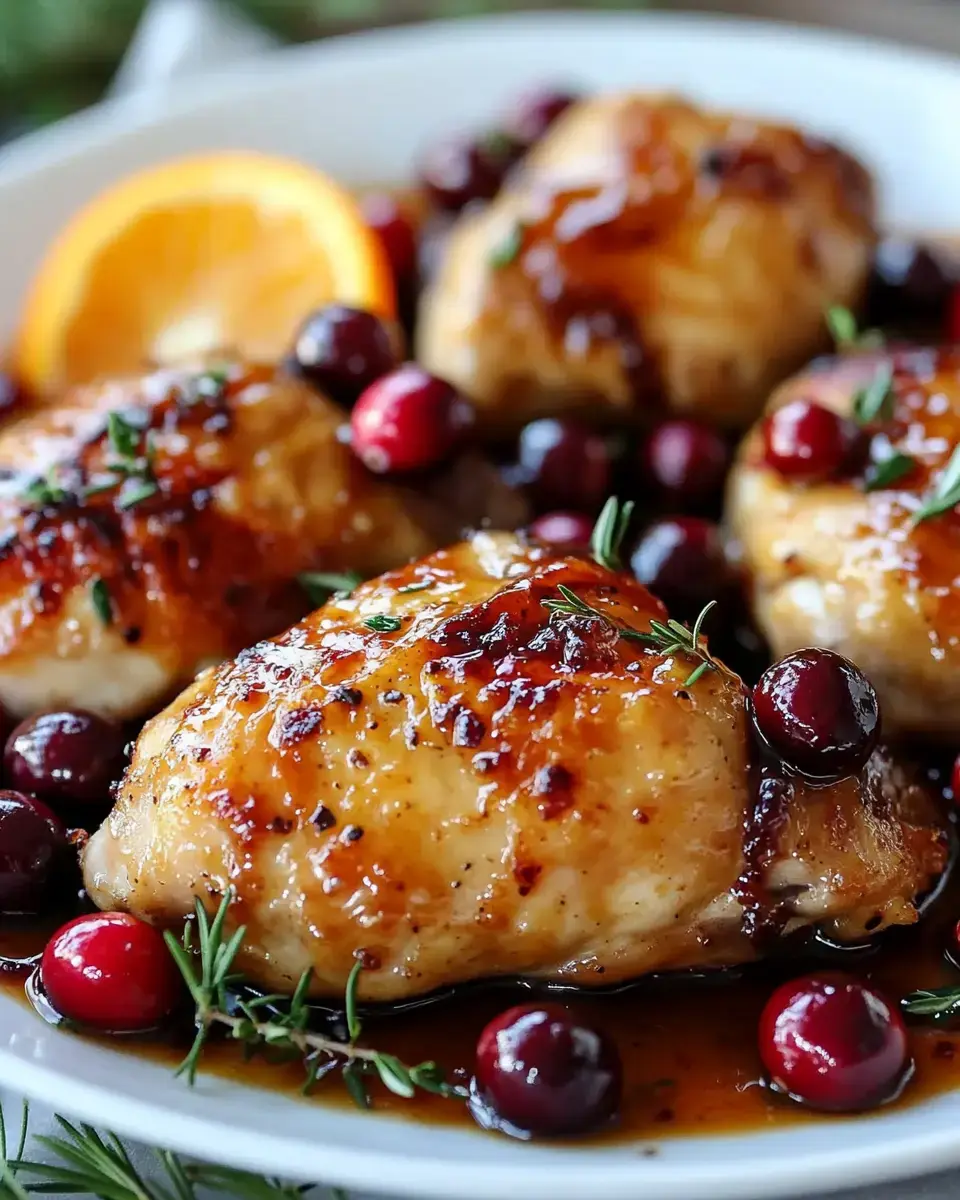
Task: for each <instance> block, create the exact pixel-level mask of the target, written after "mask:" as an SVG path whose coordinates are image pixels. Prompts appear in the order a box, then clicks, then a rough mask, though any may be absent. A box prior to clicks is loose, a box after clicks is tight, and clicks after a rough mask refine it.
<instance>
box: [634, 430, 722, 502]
mask: <svg viewBox="0 0 960 1200" xmlns="http://www.w3.org/2000/svg"><path fill="white" fill-rule="evenodd" d="M644 457H645V460H646V463H645V465H646V468H647V471H648V472H649V475H650V477H651V479H652V480H653V482H654V484H655V486H656V488H657V489H658V490H659V491H660V492H663V493H665V494H666V495H667V496H668V497H669V498H670V499H671V500H673V501H674V502H675V503H686V504H689V503H697V502H699V501H702V500H707V499H710V498H712V497H713V496H715V495H716V494H717V493H718V492H719V491H720V489H721V488H722V486H723V481H724V478H725V476H726V473H727V466H728V464H729V461H730V448H729V447H728V445H727V443H726V441H725V440H724V439H723V437H721V435H720V434H719V433H717V431H716V430H715V429H711V428H710V426H709V425H701V424H700V422H699V421H690V420H686V419H684V418H677V419H676V420H672V421H664V422H663V423H662V424H661V425H658V426H657V428H656V429H655V430H654V431H653V433H652V434H651V435H650V439H649V441H648V442H647V444H646V447H645V454H644Z"/></svg>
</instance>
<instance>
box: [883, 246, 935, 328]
mask: <svg viewBox="0 0 960 1200" xmlns="http://www.w3.org/2000/svg"><path fill="white" fill-rule="evenodd" d="M953 282H954V280H953V275H952V272H951V270H950V268H949V264H948V262H947V260H946V258H945V257H944V256H942V255H939V254H937V253H935V252H934V251H932V250H930V249H929V248H928V247H926V246H922V245H920V244H919V243H917V242H914V241H912V240H910V239H907V238H902V237H888V238H884V239H883V240H882V241H881V242H880V243H879V245H878V246H877V249H876V252H875V255H874V261H873V271H872V275H871V280H870V290H869V298H868V313H867V316H868V320H869V322H871V323H873V324H877V325H886V324H889V323H891V322H894V323H902V322H910V321H917V320H920V321H940V320H941V319H942V317H943V315H944V313H945V312H946V308H947V304H948V303H949V300H950V293H951V290H952V285H953Z"/></svg>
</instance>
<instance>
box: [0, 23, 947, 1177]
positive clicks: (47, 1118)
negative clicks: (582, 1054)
mask: <svg viewBox="0 0 960 1200" xmlns="http://www.w3.org/2000/svg"><path fill="white" fill-rule="evenodd" d="M0 2H3V0H0ZM12 2H17V3H20V2H21V0H12ZM22 2H26V0H22ZM63 2H64V3H69V2H71V0H63ZM72 2H75V3H82V2H83V0H72ZM274 44H275V43H274V40H273V39H272V38H271V37H270V36H269V35H268V34H266V33H265V32H264V31H263V30H261V29H257V28H255V27H254V26H252V25H251V24H250V23H249V22H247V21H245V20H244V19H243V18H242V17H241V16H239V15H238V14H237V13H236V12H235V11H233V10H230V9H228V8H226V7H225V6H223V5H222V4H221V3H219V0H152V3H151V4H150V5H149V7H148V9H147V11H146V13H145V14H144V17H143V19H142V21H141V23H140V27H139V29H138V31H137V34H136V36H135V38H134V40H133V42H132V44H131V46H130V49H129V51H128V53H127V57H126V59H125V60H124V62H123V64H122V66H121V68H120V70H119V71H118V73H117V76H116V78H115V80H114V83H113V92H114V94H116V95H119V94H124V93H129V92H134V91H136V92H137V94H138V100H139V101H140V102H141V103H142V102H143V101H144V100H146V101H147V102H150V101H151V100H153V101H155V102H156V103H157V104H158V105H162V103H163V96H164V91H165V89H166V88H168V87H169V86H171V84H172V83H173V82H174V81H177V80H180V79H182V78H184V77H185V76H187V75H191V74H195V73H196V72H198V71H202V70H204V69H205V68H207V67H208V66H209V65H210V64H211V63H216V65H217V66H218V67H222V66H226V65H227V64H229V63H230V62H232V61H236V60H237V59H240V58H243V57H245V56H248V55H251V54H257V53H262V52H263V51H264V50H267V49H269V48H270V47H271V46H273V45H274ZM3 1103H4V1109H5V1111H6V1112H7V1113H8V1114H11V1115H13V1116H14V1119H16V1114H18V1113H19V1111H20V1100H19V1098H18V1097H16V1096H13V1095H10V1094H8V1095H6V1096H4V1097H3ZM31 1130H32V1132H33V1134H34V1135H35V1134H38V1133H54V1132H55V1126H54V1122H53V1114H52V1113H51V1112H50V1111H49V1110H45V1109H44V1108H43V1107H42V1106H40V1105H32V1106H31ZM130 1150H131V1153H132V1156H133V1159H134V1163H135V1165H136V1166H137V1168H138V1169H139V1170H141V1171H142V1172H143V1176H144V1178H146V1179H150V1178H151V1177H152V1176H153V1174H154V1172H155V1164H154V1163H153V1162H152V1161H151V1158H150V1156H149V1154H148V1151H147V1150H146V1148H145V1147H143V1146H131V1147H130ZM30 1157H31V1158H38V1159H44V1158H45V1157H48V1156H45V1155H44V1154H43V1152H42V1151H41V1150H39V1148H38V1147H33V1148H32V1149H31V1151H30ZM639 1194H640V1193H639V1191H638V1196H639ZM323 1196H324V1192H323V1191H322V1189H321V1190H318V1191H317V1192H314V1193H312V1194H311V1200H314V1198H315V1200H322V1197H323ZM350 1200H376V1198H375V1197H366V1198H364V1197H362V1196H360V1195H359V1194H357V1193H351V1194H350ZM380 1200H384V1198H380ZM450 1200H456V1192H455V1191H453V1192H451V1196H450ZM491 1200H494V1198H493V1197H491ZM677 1200H683V1197H682V1196H678V1197H677ZM819 1200H960V1173H957V1172H949V1173H947V1174H943V1175H937V1176H931V1177H930V1178H928V1179H925V1180H919V1181H911V1182H907V1183H902V1184H890V1185H888V1186H886V1187H881V1188H869V1189H865V1190H862V1191H856V1192H849V1191H846V1192H843V1193H842V1194H841V1193H834V1194H831V1196H829V1197H828V1196H822V1197H820V1198H819Z"/></svg>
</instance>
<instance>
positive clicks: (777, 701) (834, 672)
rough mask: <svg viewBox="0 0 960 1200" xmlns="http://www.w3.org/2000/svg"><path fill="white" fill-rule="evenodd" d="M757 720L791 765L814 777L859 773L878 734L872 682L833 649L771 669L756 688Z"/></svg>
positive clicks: (802, 654) (790, 658)
mask: <svg viewBox="0 0 960 1200" xmlns="http://www.w3.org/2000/svg"><path fill="white" fill-rule="evenodd" d="M753 720H754V724H755V725H756V728H757V730H758V731H759V733H760V736H761V737H762V738H763V740H764V741H765V742H766V743H767V744H768V745H769V746H771V747H772V748H773V749H774V750H775V751H776V752H777V753H778V754H779V755H780V757H781V758H782V759H783V761H784V763H785V764H786V765H787V766H789V767H792V768H793V769H794V770H796V771H799V772H801V773H802V774H804V775H809V776H812V777H813V778H824V779H836V778H842V777H843V776H845V775H853V774H855V773H856V772H857V771H859V770H860V768H861V767H862V766H863V765H864V763H865V762H866V761H867V759H868V758H869V757H870V755H871V753H872V752H873V748H874V746H876V744H877V738H878V737H879V736H880V707H879V704H878V702H877V693H876V692H875V691H874V690H873V686H872V684H871V683H870V682H869V680H868V679H867V678H866V676H865V675H864V674H863V672H862V671H861V670H860V669H859V667H856V666H854V664H853V663H852V662H850V661H849V659H846V658H844V657H843V656H842V655H841V654H835V653H834V652H833V651H832V650H798V651H797V652H796V653H795V654H788V655H787V657H786V658H781V659H780V661H779V662H776V663H774V664H773V666H772V667H768V668H767V670H766V671H764V673H763V674H762V675H761V676H760V681H759V683H758V684H757V685H756V687H755V688H754V689H753Z"/></svg>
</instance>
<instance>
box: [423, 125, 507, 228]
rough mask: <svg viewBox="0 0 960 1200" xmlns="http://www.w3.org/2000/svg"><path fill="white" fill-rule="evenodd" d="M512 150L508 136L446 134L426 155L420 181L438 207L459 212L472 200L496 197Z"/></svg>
mask: <svg viewBox="0 0 960 1200" xmlns="http://www.w3.org/2000/svg"><path fill="white" fill-rule="evenodd" d="M513 154H514V150H513V147H512V146H511V145H510V144H509V142H508V140H507V139H506V138H497V137H487V138H484V139H481V140H479V141H471V140H469V139H466V138H447V139H446V140H444V141H442V142H437V143H436V145H434V146H433V147H431V149H430V150H429V151H428V152H427V154H426V155H425V156H424V158H423V160H422V161H421V164H420V182H421V184H422V185H423V187H424V188H425V189H426V191H427V193H428V195H429V196H430V198H431V199H432V200H433V202H434V203H435V204H436V205H437V206H438V207H439V208H443V209H446V210H447V211H448V212H459V211H460V209H462V208H465V207H466V206H467V205H468V204H469V203H471V201H474V200H492V199H493V197H494V196H495V195H496V194H497V192H498V191H499V190H500V185H501V184H502V183H503V178H504V175H505V174H506V171H507V168H508V167H509V166H510V163H511V160H512V158H513Z"/></svg>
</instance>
